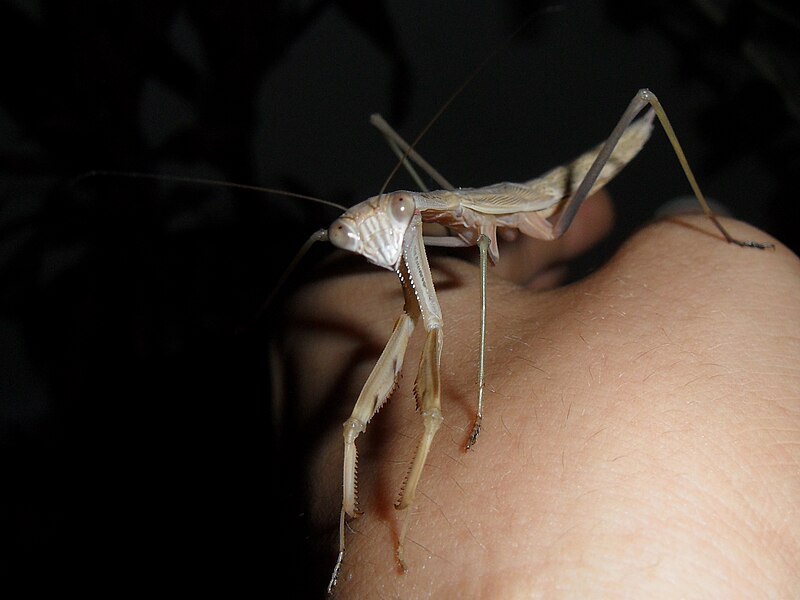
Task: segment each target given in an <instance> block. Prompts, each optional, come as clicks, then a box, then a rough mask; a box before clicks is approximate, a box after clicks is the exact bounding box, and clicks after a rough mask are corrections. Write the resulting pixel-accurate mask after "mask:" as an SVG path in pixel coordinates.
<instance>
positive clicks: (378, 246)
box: [328, 192, 416, 270]
mask: <svg viewBox="0 0 800 600" xmlns="http://www.w3.org/2000/svg"><path fill="white" fill-rule="evenodd" d="M415 209H416V203H415V202H414V197H413V195H412V194H411V193H409V192H392V193H390V194H381V195H379V196H373V197H372V198H369V199H368V200H365V201H364V202H361V203H360V204H356V205H355V206H353V207H351V208H349V209H348V210H347V211H345V213H344V214H343V215H342V216H341V217H339V218H338V219H336V220H335V221H334V222H333V223H332V224H331V226H330V227H329V228H328V239H329V241H330V242H331V243H332V244H333V245H334V246H336V247H337V248H341V249H343V250H349V251H350V252H355V253H356V254H360V255H361V256H363V257H364V258H366V259H367V260H368V261H369V262H371V263H372V264H374V265H377V266H379V267H383V268H384V269H390V270H394V269H396V268H397V266H398V265H399V264H400V257H401V255H402V252H403V240H404V239H405V235H406V230H408V227H409V225H410V224H411V219H412V218H413V216H414V211H415Z"/></svg>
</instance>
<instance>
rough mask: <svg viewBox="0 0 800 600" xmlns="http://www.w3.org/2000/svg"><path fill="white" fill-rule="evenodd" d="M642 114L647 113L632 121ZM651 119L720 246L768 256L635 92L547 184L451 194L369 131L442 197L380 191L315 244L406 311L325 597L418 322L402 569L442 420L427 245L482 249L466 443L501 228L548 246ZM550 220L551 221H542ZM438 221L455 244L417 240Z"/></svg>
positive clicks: (348, 458)
mask: <svg viewBox="0 0 800 600" xmlns="http://www.w3.org/2000/svg"><path fill="white" fill-rule="evenodd" d="M646 107H649V109H648V111H647V112H646V114H645V115H644V116H643V117H642V118H640V119H638V120H634V119H635V117H636V116H637V115H638V114H639V113H640V112H641V111H642V110H643V109H644V108H646ZM655 116H657V117H658V119H659V121H660V123H661V125H662V127H663V129H664V130H665V132H666V134H667V136H668V138H669V140H670V142H671V144H672V146H673V149H674V150H675V153H676V155H677V157H678V160H679V162H680V164H681V166H682V168H683V170H684V173H685V175H686V177H687V179H688V181H689V184H690V185H691V187H692V190H693V192H694V194H695V196H696V197H697V200H698V202H699V203H700V206H701V207H702V209H703V212H704V213H705V214H706V216H707V217H708V218H709V219H710V220H711V221H712V222H713V223H714V225H715V226H716V228H717V229H718V230H719V231H720V233H722V235H723V236H724V238H725V240H726V241H727V242H729V243H733V244H736V245H739V246H747V247H753V248H767V247H770V244H764V243H758V242H751V241H740V240H737V239H735V238H733V237H732V236H731V235H730V234H728V232H727V231H726V230H725V228H724V227H723V226H722V225H721V223H720V222H719V221H718V220H717V219H716V217H715V216H714V214H713V213H712V211H711V209H710V208H709V206H708V204H707V202H706V200H705V198H704V197H703V194H702V192H701V190H700V188H699V186H698V184H697V182H696V180H695V177H694V175H693V173H692V171H691V169H690V167H689V165H688V162H687V160H686V158H685V156H684V153H683V150H682V149H681V146H680V144H679V143H678V140H677V138H676V136H675V133H674V131H673V129H672V126H671V125H670V123H669V120H668V118H667V116H666V114H665V112H664V109H663V108H662V106H661V104H660V102H659V101H658V99H657V98H656V96H655V95H654V94H653V93H652V92H650V91H649V90H646V89H642V90H639V91H638V92H637V93H636V95H635V96H634V97H633V99H632V100H631V102H630V104H629V106H628V108H627V109H626V110H625V112H624V113H623V115H622V117H621V118H620V120H619V122H618V123H617V125H616V127H615V128H614V130H613V131H612V132H611V134H610V136H609V138H608V139H607V140H606V142H604V143H603V144H601V145H600V146H598V147H596V148H595V149H593V150H591V151H589V152H587V153H585V154H583V155H581V156H580V157H578V158H577V159H576V160H574V161H573V162H571V163H570V164H568V165H565V166H560V167H556V168H555V169H552V170H551V171H549V172H547V173H546V174H544V175H543V176H541V177H539V178H537V179H533V180H530V181H527V182H525V183H521V184H514V183H498V184H494V185H490V186H486V187H481V188H464V189H460V188H459V189H456V188H454V187H453V186H452V185H451V184H450V183H449V182H448V181H447V180H446V179H444V178H443V177H442V176H441V175H439V174H438V173H437V172H436V171H435V170H433V169H432V168H431V167H430V166H429V165H428V164H427V163H426V162H425V161H424V160H422V159H421V157H419V156H418V155H417V154H416V153H415V152H414V151H413V148H412V147H410V146H409V145H408V144H406V143H405V142H404V141H403V140H402V139H401V138H400V137H399V136H398V135H397V134H396V133H395V132H394V131H392V130H391V128H389V127H388V125H386V124H385V122H383V121H382V120H381V119H380V118H373V123H374V124H375V125H376V126H377V127H378V128H379V129H381V131H382V132H383V133H384V135H386V137H387V139H388V140H389V143H390V145H392V147H393V148H394V149H395V150H396V152H397V153H398V154H400V156H401V161H403V162H405V161H406V160H411V161H413V162H415V163H417V165H418V166H420V167H421V168H422V169H424V170H425V171H426V172H427V173H428V174H429V175H430V176H431V177H432V178H433V179H434V180H436V181H437V183H439V184H440V185H441V186H442V188H443V189H441V190H438V191H430V192H429V191H422V192H409V191H398V192H392V193H381V194H379V195H378V196H374V197H372V198H369V199H368V200H365V201H364V202H362V203H360V204H357V205H355V206H353V207H352V208H350V209H348V210H347V211H346V212H345V213H344V214H343V215H342V216H341V217H340V218H339V219H337V220H336V221H334V223H333V224H332V225H331V226H330V228H329V229H328V230H327V231H326V232H318V233H317V234H315V235H316V237H315V239H328V240H330V241H331V242H332V243H333V244H334V245H335V246H337V247H339V248H342V249H345V250H349V251H351V252H355V253H357V254H360V255H362V256H364V257H365V258H366V259H367V260H368V261H369V262H371V263H373V264H375V265H377V266H380V267H383V268H386V269H389V270H393V271H395V272H396V273H397V275H398V277H399V279H400V282H401V285H402V287H403V292H404V297H405V306H404V309H403V311H402V312H401V314H400V316H399V317H398V319H397V321H396V323H395V326H394V330H393V332H392V334H391V337H390V338H389V341H388V342H387V344H386V346H385V348H384V350H383V352H382V353H381V355H380V358H379V359H378V361H377V363H376V364H375V366H374V368H373V370H372V373H371V374H370V376H369V378H368V379H367V381H366V383H365V384H364V387H363V389H362V391H361V394H360V395H359V397H358V400H357V401H356V405H355V407H354V409H353V412H352V414H351V416H350V418H349V419H347V421H345V423H344V471H343V496H342V508H341V512H340V521H339V553H338V558H337V561H336V564H335V567H334V570H333V574H332V576H331V580H330V583H329V586H328V590H329V591H331V590H332V589H333V588H334V586H335V585H336V582H337V579H338V577H339V571H340V569H341V566H342V561H343V559H344V554H345V523H346V518H347V517H348V516H350V517H355V516H357V515H358V509H357V506H356V459H357V458H356V457H357V454H356V438H357V437H358V436H359V434H361V433H362V432H364V431H365V430H366V427H367V424H368V423H369V421H370V420H371V419H372V417H373V416H374V415H375V413H376V412H377V411H378V410H379V409H380V408H381V406H382V405H383V404H384V403H385V402H386V400H387V399H388V397H389V395H390V394H391V393H392V391H393V389H394V387H395V385H396V382H397V378H398V377H399V375H400V372H401V369H402V365H403V359H404V356H405V350H406V347H407V344H408V340H409V337H410V335H411V333H412V331H413V329H414V327H415V325H416V323H417V322H418V321H419V319H420V317H421V318H422V322H423V326H424V328H425V331H426V340H425V343H424V347H423V350H422V356H421V358H420V363H419V370H418V373H417V377H416V381H415V384H414V391H415V395H416V400H417V407H418V410H419V413H420V416H421V417H422V422H423V428H424V432H423V434H422V438H421V439H420V442H419V445H418V448H417V451H416V454H415V456H414V458H413V461H412V464H411V467H410V469H409V471H408V475H407V477H406V481H405V484H404V485H403V488H402V492H401V496H400V499H399V501H398V503H397V504H396V508H397V509H399V510H402V511H405V520H404V523H403V525H402V528H401V532H400V534H399V540H398V548H397V558H398V561H399V563H400V565H401V567H402V568H403V569H404V570H405V563H404V557H403V543H404V539H405V535H406V530H407V523H408V515H409V513H410V509H411V507H413V506H414V503H415V495H416V492H417V486H418V484H419V481H420V476H421V474H422V471H423V469H424V465H425V461H426V458H427V456H428V453H429V451H430V448H431V445H432V442H433V439H434V437H435V435H436V432H437V431H438V429H439V428H440V426H441V424H442V422H443V419H444V417H443V413H442V408H441V385H440V356H441V350H442V344H443V337H442V330H443V317H442V313H441V309H440V307H439V302H438V300H437V297H436V292H435V290H434V285H433V278H432V276H431V272H430V267H429V266H428V260H427V256H426V253H425V245H426V244H428V245H440V246H443V245H446V246H470V245H478V246H479V248H480V253H481V272H482V273H481V274H482V299H481V305H482V306H481V309H482V310H481V342H480V344H481V353H480V365H479V376H478V382H479V383H478V402H477V409H476V413H475V421H474V425H473V428H472V432H471V434H470V435H469V437H468V440H467V442H466V448H467V449H469V448H471V447H472V446H473V445H474V444H475V442H476V441H477V438H478V434H479V433H480V427H481V421H482V417H483V388H484V384H483V381H484V366H483V364H484V363H483V350H484V347H485V341H486V337H485V324H484V321H485V309H486V298H485V275H486V264H487V256H488V258H490V259H491V260H492V262H494V263H496V262H497V261H498V260H499V258H500V256H499V250H498V246H497V228H498V227H499V228H501V229H511V230H517V231H519V232H521V233H523V234H525V235H527V236H530V237H533V238H537V239H542V240H553V239H556V238H559V237H560V236H561V235H563V234H564V232H565V231H566V230H567V228H568V227H569V226H570V224H571V223H572V220H573V219H574V217H575V214H576V213H577V210H578V208H579V207H580V205H581V204H582V203H583V201H584V200H585V199H586V198H587V197H588V196H589V195H590V194H591V193H592V192H594V191H597V190H598V189H600V188H601V187H602V186H603V185H605V184H606V183H607V182H608V181H609V180H610V179H611V178H612V177H614V175H616V173H618V172H619V171H620V170H621V169H622V167H624V166H625V165H626V164H627V163H628V162H630V161H631V160H632V159H633V158H634V157H635V156H636V154H637V153H638V152H639V150H640V149H641V148H642V146H643V145H644V143H645V142H646V141H647V139H648V138H649V136H650V133H651V130H652V123H653V118H654V117H655ZM550 217H552V218H553V221H552V222H551V221H550V220H548V219H549V218H550ZM423 222H435V223H439V224H442V225H444V226H445V227H447V228H448V229H449V230H450V231H452V232H453V233H454V236H453V237H444V238H430V237H426V236H424V235H423V232H422V223H423Z"/></svg>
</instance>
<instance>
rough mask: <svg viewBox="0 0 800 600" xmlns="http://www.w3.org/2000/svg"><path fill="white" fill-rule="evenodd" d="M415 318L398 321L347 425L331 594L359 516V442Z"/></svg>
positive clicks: (399, 362)
mask: <svg viewBox="0 0 800 600" xmlns="http://www.w3.org/2000/svg"><path fill="white" fill-rule="evenodd" d="M412 314H414V317H412V316H410V315H409V314H408V313H406V312H403V314H401V315H400V317H399V318H398V319H397V322H396V323H395V326H394V330H393V331H392V335H391V337H390V338H389V342H388V343H387V344H386V347H385V348H384V349H383V352H382V353H381V356H380V358H379V359H378V362H377V363H376V364H375V367H373V369H372V373H370V376H369V378H368V379H367V382H366V383H365V384H364V388H363V389H362V390H361V394H360V395H359V397H358V400H357V401H356V405H355V408H354V409H353V412H352V414H351V415H350V418H349V419H347V421H345V423H344V475H343V484H342V490H343V492H342V511H341V514H340V516H339V555H338V557H337V559H336V566H335V567H334V569H333V574H332V575H331V580H330V583H329V584H328V592H330V591H331V590H333V587H334V586H335V585H336V580H337V579H338V577H339V570H340V568H341V566H342V559H343V558H344V548H345V544H344V538H345V519H346V517H347V516H348V515H349V516H351V517H355V516H357V515H358V514H359V513H358V508H357V506H356V468H357V465H356V462H357V458H358V456H357V452H356V438H357V437H358V435H359V434H360V433H361V432H363V431H364V430H365V429H366V427H367V423H369V421H370V419H372V417H373V416H374V415H375V413H376V412H378V410H379V409H380V408H381V406H383V404H384V403H385V402H386V399H387V398H388V397H389V395H390V394H391V393H392V391H393V390H394V387H395V385H396V383H397V379H398V376H399V374H400V370H401V369H402V367H403V357H404V356H405V352H406V348H407V347H408V339H409V337H410V336H411V333H412V332H413V331H414V324H415V319H416V313H412Z"/></svg>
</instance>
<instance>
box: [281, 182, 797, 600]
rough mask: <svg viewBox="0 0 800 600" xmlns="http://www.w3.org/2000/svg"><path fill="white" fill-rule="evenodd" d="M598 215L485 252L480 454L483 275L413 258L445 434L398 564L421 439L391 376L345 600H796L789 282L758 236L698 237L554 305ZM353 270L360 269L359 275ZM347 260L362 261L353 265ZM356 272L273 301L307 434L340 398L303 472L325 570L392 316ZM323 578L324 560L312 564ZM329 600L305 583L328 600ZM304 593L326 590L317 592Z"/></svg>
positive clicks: (367, 272)
mask: <svg viewBox="0 0 800 600" xmlns="http://www.w3.org/2000/svg"><path fill="white" fill-rule="evenodd" d="M611 221H612V215H611V209H610V205H609V203H608V199H607V196H605V195H602V196H601V195H597V196H596V197H595V198H593V199H592V200H589V201H587V203H586V204H585V205H584V207H582V209H581V211H580V213H579V214H578V216H577V217H576V220H575V222H574V223H573V224H572V227H571V228H570V229H569V230H568V231H567V233H566V234H565V236H564V237H563V238H562V239H560V240H557V241H554V242H540V241H535V240H530V239H529V238H525V237H521V238H520V240H519V241H518V242H516V243H514V244H512V245H505V246H502V248H501V252H502V258H501V261H500V263H499V264H498V265H497V266H496V267H493V268H491V269H490V272H489V282H488V283H489V289H488V332H489V333H488V340H487V344H488V349H487V370H486V378H487V386H488V389H487V396H486V410H485V415H484V421H483V431H482V433H481V437H480V439H479V440H478V442H477V444H476V445H475V447H474V449H472V450H470V451H469V452H465V451H464V445H465V441H466V439H467V436H468V435H469V432H470V428H471V426H472V419H473V418H474V410H475V408H474V401H475V386H476V377H475V371H476V361H477V355H478V311H479V306H478V297H479V292H478V285H479V276H478V269H477V267H476V266H475V265H473V264H471V263H469V262H466V261H464V260H459V259H454V258H435V257H434V256H431V257H430V258H431V266H432V269H433V272H434V280H435V282H436V285H437V291H438V294H439V300H440V303H441V306H442V311H443V315H444V319H445V335H446V339H447V342H446V344H445V345H444V351H443V355H442V407H443V411H444V417H445V421H444V425H443V426H442V429H441V431H440V433H439V435H438V436H437V438H436V440H435V441H434V444H433V447H432V449H431V454H430V456H429V458H428V461H427V465H426V468H425V471H424V473H423V475H422V479H421V481H420V484H419V488H418V493H417V504H416V506H415V507H414V509H413V510H414V512H413V514H412V516H411V520H410V524H409V530H408V531H409V533H408V537H407V539H406V543H405V560H406V565H407V567H408V572H407V573H405V574H402V573H401V572H400V570H399V568H398V565H397V561H396V558H395V550H396V545H397V540H398V534H399V531H400V527H401V517H400V515H399V514H398V512H397V511H396V510H395V509H394V508H393V505H394V503H395V501H396V500H397V497H398V494H399V491H400V487H401V484H402V481H403V477H404V475H405V473H406V471H407V469H408V466H409V464H410V461H411V458H412V457H413V454H414V451H415V448H416V443H417V440H418V438H419V436H420V435H421V431H422V428H421V424H420V419H419V416H418V415H417V414H416V413H415V411H414V404H413V403H414V401H413V395H412V391H411V386H412V383H413V380H414V375H415V369H416V362H417V361H416V358H414V357H416V356H418V353H419V349H420V345H421V340H422V338H423V336H421V335H415V336H414V337H413V338H412V342H411V345H410V347H409V353H408V356H409V358H408V360H407V362H406V365H405V367H404V373H405V376H404V378H403V380H402V382H401V384H400V386H399V387H398V389H397V390H396V391H395V393H394V394H393V396H392V398H391V400H390V401H389V402H388V404H387V406H386V407H384V408H383V409H382V410H381V411H380V412H379V413H378V415H376V417H375V418H374V419H373V420H372V421H371V422H370V424H369V428H368V429H367V431H366V432H365V433H364V434H362V437H360V438H359V440H360V441H361V440H363V441H362V442H361V444H360V446H359V458H360V460H359V470H358V475H359V479H358V484H359V485H358V501H359V504H358V505H359V508H360V509H361V510H362V511H363V512H364V513H365V514H363V515H362V516H360V517H358V518H357V519H354V520H352V521H350V523H349V526H350V528H351V530H350V532H349V533H348V548H347V554H346V558H345V562H344V564H343V566H342V571H341V576H340V579H339V583H338V585H337V587H336V589H335V593H336V595H338V596H339V597H342V598H351V597H352V598H364V597H390V598H392V597H401V598H424V597H432V598H452V597H468V598H478V597H487V598H494V597H497V598H517V597H524V598H529V597H632V598H641V597H648V598H675V597H729V598H735V597H748V598H750V597H763V596H768V597H795V596H796V595H797V594H798V593H799V592H800V575H798V573H800V509H799V508H798V507H800V301H799V300H800V261H798V259H797V257H795V256H794V255H792V254H791V253H790V252H789V251H788V250H787V249H786V248H784V247H783V246H782V245H780V244H779V243H778V242H777V241H776V240H773V239H771V238H770V237H769V236H768V235H767V234H765V233H763V232H760V231H758V230H755V229H753V228H750V227H749V226H747V225H745V224H742V223H738V222H736V221H733V220H730V219H725V220H723V222H724V224H725V226H726V227H727V228H728V229H729V231H730V232H731V234H733V235H734V236H735V237H738V238H741V239H753V240H759V241H770V242H774V243H775V244H776V249H775V250H774V251H773V250H763V251H762V250H755V249H747V248H739V247H735V246H732V245H729V244H727V243H725V241H724V240H723V239H722V238H721V236H720V235H719V233H718V232H717V231H716V229H715V228H714V226H713V225H712V224H711V223H710V222H708V221H707V219H705V218H704V217H702V216H687V215H682V216H679V217H674V218H672V219H670V220H668V221H665V222H661V223H658V224H654V225H651V226H649V227H647V228H645V229H643V230H641V231H640V232H639V233H637V234H636V235H634V236H633V237H632V238H631V239H630V240H629V241H628V243H627V244H626V245H625V246H623V248H622V249H621V250H620V251H619V252H618V253H617V254H616V256H615V257H614V258H613V259H612V260H611V261H610V263H609V264H607V265H606V266H605V267H603V268H602V269H601V270H599V271H598V272H596V273H595V274H593V275H592V276H590V277H588V278H586V279H584V280H582V281H580V282H578V283H575V284H572V285H569V286H566V287H556V285H557V284H558V283H559V274H560V270H559V269H558V268H557V267H556V265H558V264H559V263H563V262H565V261H568V260H569V259H570V258H572V257H574V256H576V255H577V254H579V253H580V252H582V251H583V250H585V249H586V248H588V247H589V246H591V245H592V243H594V242H595V241H596V240H598V239H599V238H600V237H602V235H603V233H604V232H605V231H606V230H607V229H608V228H609V227H610V224H611ZM355 260H356V261H358V260H359V259H358V257H355ZM361 260H362V261H363V259H361ZM402 303H403V299H402V292H401V291H400V289H399V286H398V284H397V280H396V277H394V276H393V275H392V274H391V273H387V272H385V271H382V270H379V269H376V268H370V267H368V266H367V267H365V268H364V269H363V270H358V271H357V272H351V273H349V274H341V273H337V274H336V275H333V274H331V275H330V276H328V277H326V278H324V279H322V280H320V281H319V282H317V283H315V284H311V285H309V286H306V287H305V288H304V289H302V290H301V291H300V292H298V294H297V295H296V296H295V297H294V298H293V300H292V301H291V306H292V310H291V317H292V324H291V325H290V328H289V331H288V333H289V335H288V337H287V339H288V340H289V341H287V342H286V351H287V356H288V360H289V361H290V362H291V363H292V364H295V365H303V368H304V369H305V372H306V374H307V376H306V377H305V378H303V380H302V381H300V382H299V383H298V389H297V393H298V396H297V397H296V398H293V400H292V401H293V402H297V403H298V405H299V406H300V407H301V408H302V411H303V412H304V414H306V415H307V416H308V418H318V412H317V411H318V410H319V409H320V405H321V403H325V402H331V401H332V400H333V399H336V402H337V403H338V404H340V409H339V412H338V413H337V414H336V415H335V416H334V418H332V419H331V422H330V427H329V428H328V429H327V433H326V434H325V436H324V438H323V440H322V441H321V443H319V444H318V446H317V449H316V451H315V452H314V455H313V458H314V460H313V461H312V464H310V465H308V469H309V477H308V480H309V481H310V482H312V484H311V486H310V489H311V491H312V493H313V498H312V507H311V508H312V515H313V516H312V519H313V524H314V525H316V526H318V527H319V528H320V529H321V530H325V531H326V532H329V533H330V535H329V536H327V535H325V536H321V540H322V543H324V544H326V545H327V546H329V554H330V556H331V563H332V562H333V560H334V557H335V549H336V542H335V536H336V530H337V526H338V514H339V509H340V502H341V485H342V482H341V468H342V453H341V423H342V422H343V421H344V420H345V419H346V418H347V416H348V414H349V412H350V410H351V409H352V403H353V401H354V399H355V398H356V396H357V395H358V392H359V391H360V387H361V385H362V384H363V382H364V380H365V378H366V376H367V374H368V373H369V370H370V369H371V367H372V365H373V364H374V362H375V359H376V357H377V355H378V354H379V352H380V350H381V348H382V346H383V344H384V343H385V340H386V338H387V337H388V334H389V332H390V331H391V328H392V325H393V321H394V318H395V316H396V314H397V312H398V310H399V309H400V307H401V306H402ZM322 555H324V553H322ZM323 587H324V584H323ZM322 592H323V590H321V593H322Z"/></svg>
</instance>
